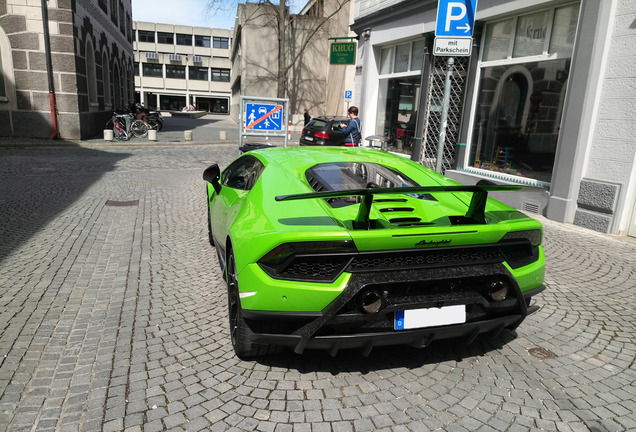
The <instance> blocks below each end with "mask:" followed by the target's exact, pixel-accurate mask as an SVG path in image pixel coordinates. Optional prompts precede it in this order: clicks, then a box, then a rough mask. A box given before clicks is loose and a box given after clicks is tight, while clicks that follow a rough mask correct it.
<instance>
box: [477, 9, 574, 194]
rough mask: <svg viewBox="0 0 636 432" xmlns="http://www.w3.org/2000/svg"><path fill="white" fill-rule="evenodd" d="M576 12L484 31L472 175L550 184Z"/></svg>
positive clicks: (539, 15) (541, 15)
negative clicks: (496, 175) (500, 175)
mask: <svg viewBox="0 0 636 432" xmlns="http://www.w3.org/2000/svg"><path fill="white" fill-rule="evenodd" d="M578 13H579V4H572V5H568V6H564V7H560V8H555V9H548V10H543V11H539V12H535V13H531V14H526V15H522V16H519V17H515V18H511V19H508V20H505V21H500V22H497V23H491V24H488V25H487V26H486V31H485V36H484V44H483V46H484V50H483V53H482V60H481V79H480V85H479V94H478V102H477V104H478V106H477V107H476V109H475V114H474V117H475V119H474V123H473V124H474V128H473V133H472V138H471V142H470V158H469V166H468V167H467V168H468V169H483V170H488V171H496V172H499V173H504V174H509V175H511V176H518V177H525V178H529V179H533V180H536V181H538V182H540V183H539V184H542V183H545V184H549V182H550V180H551V177H552V167H553V165H554V159H555V155H556V146H557V142H558V139H559V125H560V122H561V114H562V107H563V103H564V100H565V89H566V84H567V79H568V75H569V72H570V63H571V61H570V57H571V55H572V48H573V46H574V35H575V33H576V25H577V21H578ZM542 57H543V58H542ZM555 58H556V59H555Z"/></svg>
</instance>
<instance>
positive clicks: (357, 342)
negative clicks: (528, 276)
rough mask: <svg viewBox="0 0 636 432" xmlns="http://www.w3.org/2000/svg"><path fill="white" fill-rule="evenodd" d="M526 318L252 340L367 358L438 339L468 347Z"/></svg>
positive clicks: (265, 336)
mask: <svg viewBox="0 0 636 432" xmlns="http://www.w3.org/2000/svg"><path fill="white" fill-rule="evenodd" d="M524 318H525V315H523V314H517V315H508V316H505V317H500V318H496V319H491V320H487V321H480V322H474V323H466V324H456V325H450V326H443V327H434V328H425V329H416V330H399V331H397V330H396V331H394V332H390V333H389V332H378V333H360V334H351V335H336V336H314V337H312V338H311V339H309V340H308V341H306V343H304V340H303V336H301V335H297V334H291V335H279V334H264V333H261V334H254V335H252V338H251V339H252V341H253V342H255V343H260V344H268V345H280V346H287V347H291V348H294V351H295V352H296V353H298V354H302V352H303V351H304V350H305V349H319V350H326V351H329V353H330V354H331V355H336V354H337V353H338V351H339V350H340V349H361V350H362V351H363V352H362V353H363V355H365V356H366V355H369V353H370V352H371V350H372V349H373V348H375V347H381V346H390V345H408V346H412V347H414V348H425V347H427V346H428V345H429V344H430V343H431V342H433V341H435V340H442V339H450V338H464V343H466V344H467V345H468V344H470V343H472V342H473V340H474V339H475V338H476V337H477V336H479V335H480V334H482V333H490V334H491V335H493V337H495V336H497V335H498V334H499V333H500V332H501V331H502V330H503V329H505V328H506V327H516V326H517V325H519V324H520V323H521V322H522V321H523V319H524Z"/></svg>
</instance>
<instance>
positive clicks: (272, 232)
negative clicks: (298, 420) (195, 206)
mask: <svg viewBox="0 0 636 432" xmlns="http://www.w3.org/2000/svg"><path fill="white" fill-rule="evenodd" d="M203 179H204V180H205V181H206V182H207V183H206V185H207V202H208V209H209V211H208V230H209V237H210V243H211V244H212V245H214V246H215V247H216V251H217V255H218V259H219V263H220V265H221V269H222V272H223V275H224V278H225V280H226V282H227V295H228V315H229V324H230V333H231V340H232V345H233V347H234V350H235V352H236V354H237V356H238V357H240V358H249V357H253V356H259V355H265V354H270V353H273V352H276V351H278V350H280V349H281V348H282V347H289V348H292V349H293V351H294V352H296V353H303V352H304V350H305V349H321V350H327V351H329V352H330V353H331V354H332V355H335V354H336V353H337V352H338V351H339V350H340V349H358V350H361V351H362V353H363V354H364V355H369V353H370V352H371V350H372V349H373V348H374V347H377V346H386V345H397V344H406V345H410V346H414V347H422V348H423V347H426V346H428V345H429V344H430V343H431V342H433V341H434V340H439V339H445V338H455V337H464V338H465V340H467V343H470V342H471V341H472V340H473V339H474V338H475V337H477V335H479V334H481V333H489V334H492V335H496V334H498V333H499V332H501V331H502V330H503V329H514V328H515V327H516V326H518V325H519V324H520V323H521V322H522V321H523V319H524V318H525V317H526V316H527V315H528V314H529V313H531V312H534V311H535V310H537V309H538V307H537V306H530V298H531V297H532V296H534V295H536V294H538V293H539V292H541V291H542V290H543V289H544V285H543V278H544V267H545V259H544V255H543V249H542V247H541V241H542V235H543V229H542V226H541V224H540V223H539V222H538V221H536V220H534V219H532V218H529V217H527V216H526V215H524V214H523V213H521V212H519V211H517V210H515V209H513V208H511V207H509V206H507V205H504V204H502V203H500V202H498V201H495V200H494V199H492V198H488V193H489V192H494V191H508V190H510V191H513V190H517V189H520V188H521V186H501V185H494V184H491V183H488V184H478V185H476V186H463V185H461V184H459V183H457V182H454V181H452V180H450V179H448V178H445V177H444V176H442V175H440V174H437V173H435V172H433V171H430V170H428V169H426V168H424V167H422V166H421V165H419V164H417V163H415V162H413V161H410V160H408V159H405V158H403V157H401V156H396V155H393V154H390V153H387V152H383V151H380V150H373V149H366V148H360V147H355V148H339V147H333V148H330V147H291V148H267V149H260V150H254V151H249V152H247V153H245V154H243V155H241V156H240V157H239V158H238V159H236V160H235V161H234V162H232V163H231V164H230V165H229V166H228V167H227V168H226V169H225V170H224V171H223V172H221V170H220V169H219V166H218V165H216V164H215V165H212V166H210V167H208V168H207V169H206V170H205V172H204V173H203Z"/></svg>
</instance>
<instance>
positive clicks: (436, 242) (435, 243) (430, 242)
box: [415, 240, 451, 246]
mask: <svg viewBox="0 0 636 432" xmlns="http://www.w3.org/2000/svg"><path fill="white" fill-rule="evenodd" d="M450 242H451V241H450V240H422V241H421V242H418V243H415V246H431V245H432V246H438V245H443V244H450Z"/></svg>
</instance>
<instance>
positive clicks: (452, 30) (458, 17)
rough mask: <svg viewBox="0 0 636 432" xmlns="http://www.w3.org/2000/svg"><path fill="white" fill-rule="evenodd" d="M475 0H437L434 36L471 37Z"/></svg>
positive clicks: (475, 8) (475, 7)
mask: <svg viewBox="0 0 636 432" xmlns="http://www.w3.org/2000/svg"><path fill="white" fill-rule="evenodd" d="M476 10H477V0H439V3H438V5H437V24H436V26H435V36H449V37H472V36H473V27H474V25H475V11H476Z"/></svg>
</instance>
